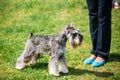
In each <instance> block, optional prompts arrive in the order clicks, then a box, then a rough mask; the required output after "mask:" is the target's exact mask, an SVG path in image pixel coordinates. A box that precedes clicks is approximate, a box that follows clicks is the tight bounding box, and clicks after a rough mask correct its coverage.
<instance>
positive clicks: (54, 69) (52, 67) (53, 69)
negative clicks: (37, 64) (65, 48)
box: [48, 56, 59, 76]
mask: <svg viewBox="0 0 120 80" xmlns="http://www.w3.org/2000/svg"><path fill="white" fill-rule="evenodd" d="M56 59H57V58H56V56H51V57H50V60H49V65H48V67H49V73H50V74H52V75H54V76H59V71H58V60H56Z"/></svg>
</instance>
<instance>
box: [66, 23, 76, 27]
mask: <svg viewBox="0 0 120 80" xmlns="http://www.w3.org/2000/svg"><path fill="white" fill-rule="evenodd" d="M66 29H75V28H74V24H73V22H71V23H70V24H68V25H67V27H66Z"/></svg>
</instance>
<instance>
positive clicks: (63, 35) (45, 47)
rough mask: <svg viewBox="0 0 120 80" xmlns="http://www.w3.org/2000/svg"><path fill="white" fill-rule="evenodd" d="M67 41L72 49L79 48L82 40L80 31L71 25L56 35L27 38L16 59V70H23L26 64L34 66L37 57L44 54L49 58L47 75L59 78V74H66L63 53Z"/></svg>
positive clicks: (66, 69)
mask: <svg viewBox="0 0 120 80" xmlns="http://www.w3.org/2000/svg"><path fill="white" fill-rule="evenodd" d="M67 40H69V42H70V44H71V46H72V47H73V48H75V47H77V46H79V45H80V44H81V42H82V40H83V36H82V35H81V34H80V31H79V30H78V29H76V28H75V27H74V26H73V24H69V25H67V26H66V27H65V29H64V30H63V31H61V32H60V33H59V34H57V35H47V36H46V35H33V34H32V33H31V34H30V36H29V39H28V40H27V42H26V45H25V49H24V51H23V53H22V54H21V56H20V57H19V58H18V59H17V62H16V69H23V68H25V66H26V64H34V63H35V62H36V60H37V59H38V58H39V55H40V54H42V53H44V54H47V55H49V56H50V59H49V65H48V67H49V73H50V74H52V75H54V76H59V72H62V73H68V68H67V65H66V58H65V51H66V41H67Z"/></svg>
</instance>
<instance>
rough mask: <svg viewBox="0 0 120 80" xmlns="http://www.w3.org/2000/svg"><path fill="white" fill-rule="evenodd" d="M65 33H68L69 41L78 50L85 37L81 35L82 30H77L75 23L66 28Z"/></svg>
mask: <svg viewBox="0 0 120 80" xmlns="http://www.w3.org/2000/svg"><path fill="white" fill-rule="evenodd" d="M65 33H66V36H67V39H68V40H69V42H70V44H71V46H72V47H73V48H76V47H77V46H79V45H80V44H81V43H82V40H83V36H82V34H81V33H80V30H79V29H77V28H75V26H74V25H73V23H71V24H69V25H67V26H66V27H65Z"/></svg>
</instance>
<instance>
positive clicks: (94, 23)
mask: <svg viewBox="0 0 120 80" xmlns="http://www.w3.org/2000/svg"><path fill="white" fill-rule="evenodd" d="M87 5H88V10H89V19H90V21H89V22H90V34H91V40H92V51H91V54H92V55H91V56H90V57H89V58H86V59H85V61H84V63H85V64H92V62H93V61H94V60H95V58H96V54H95V50H96V44H97V43H96V42H97V35H98V34H97V33H98V29H97V27H98V8H97V6H98V0H87Z"/></svg>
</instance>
